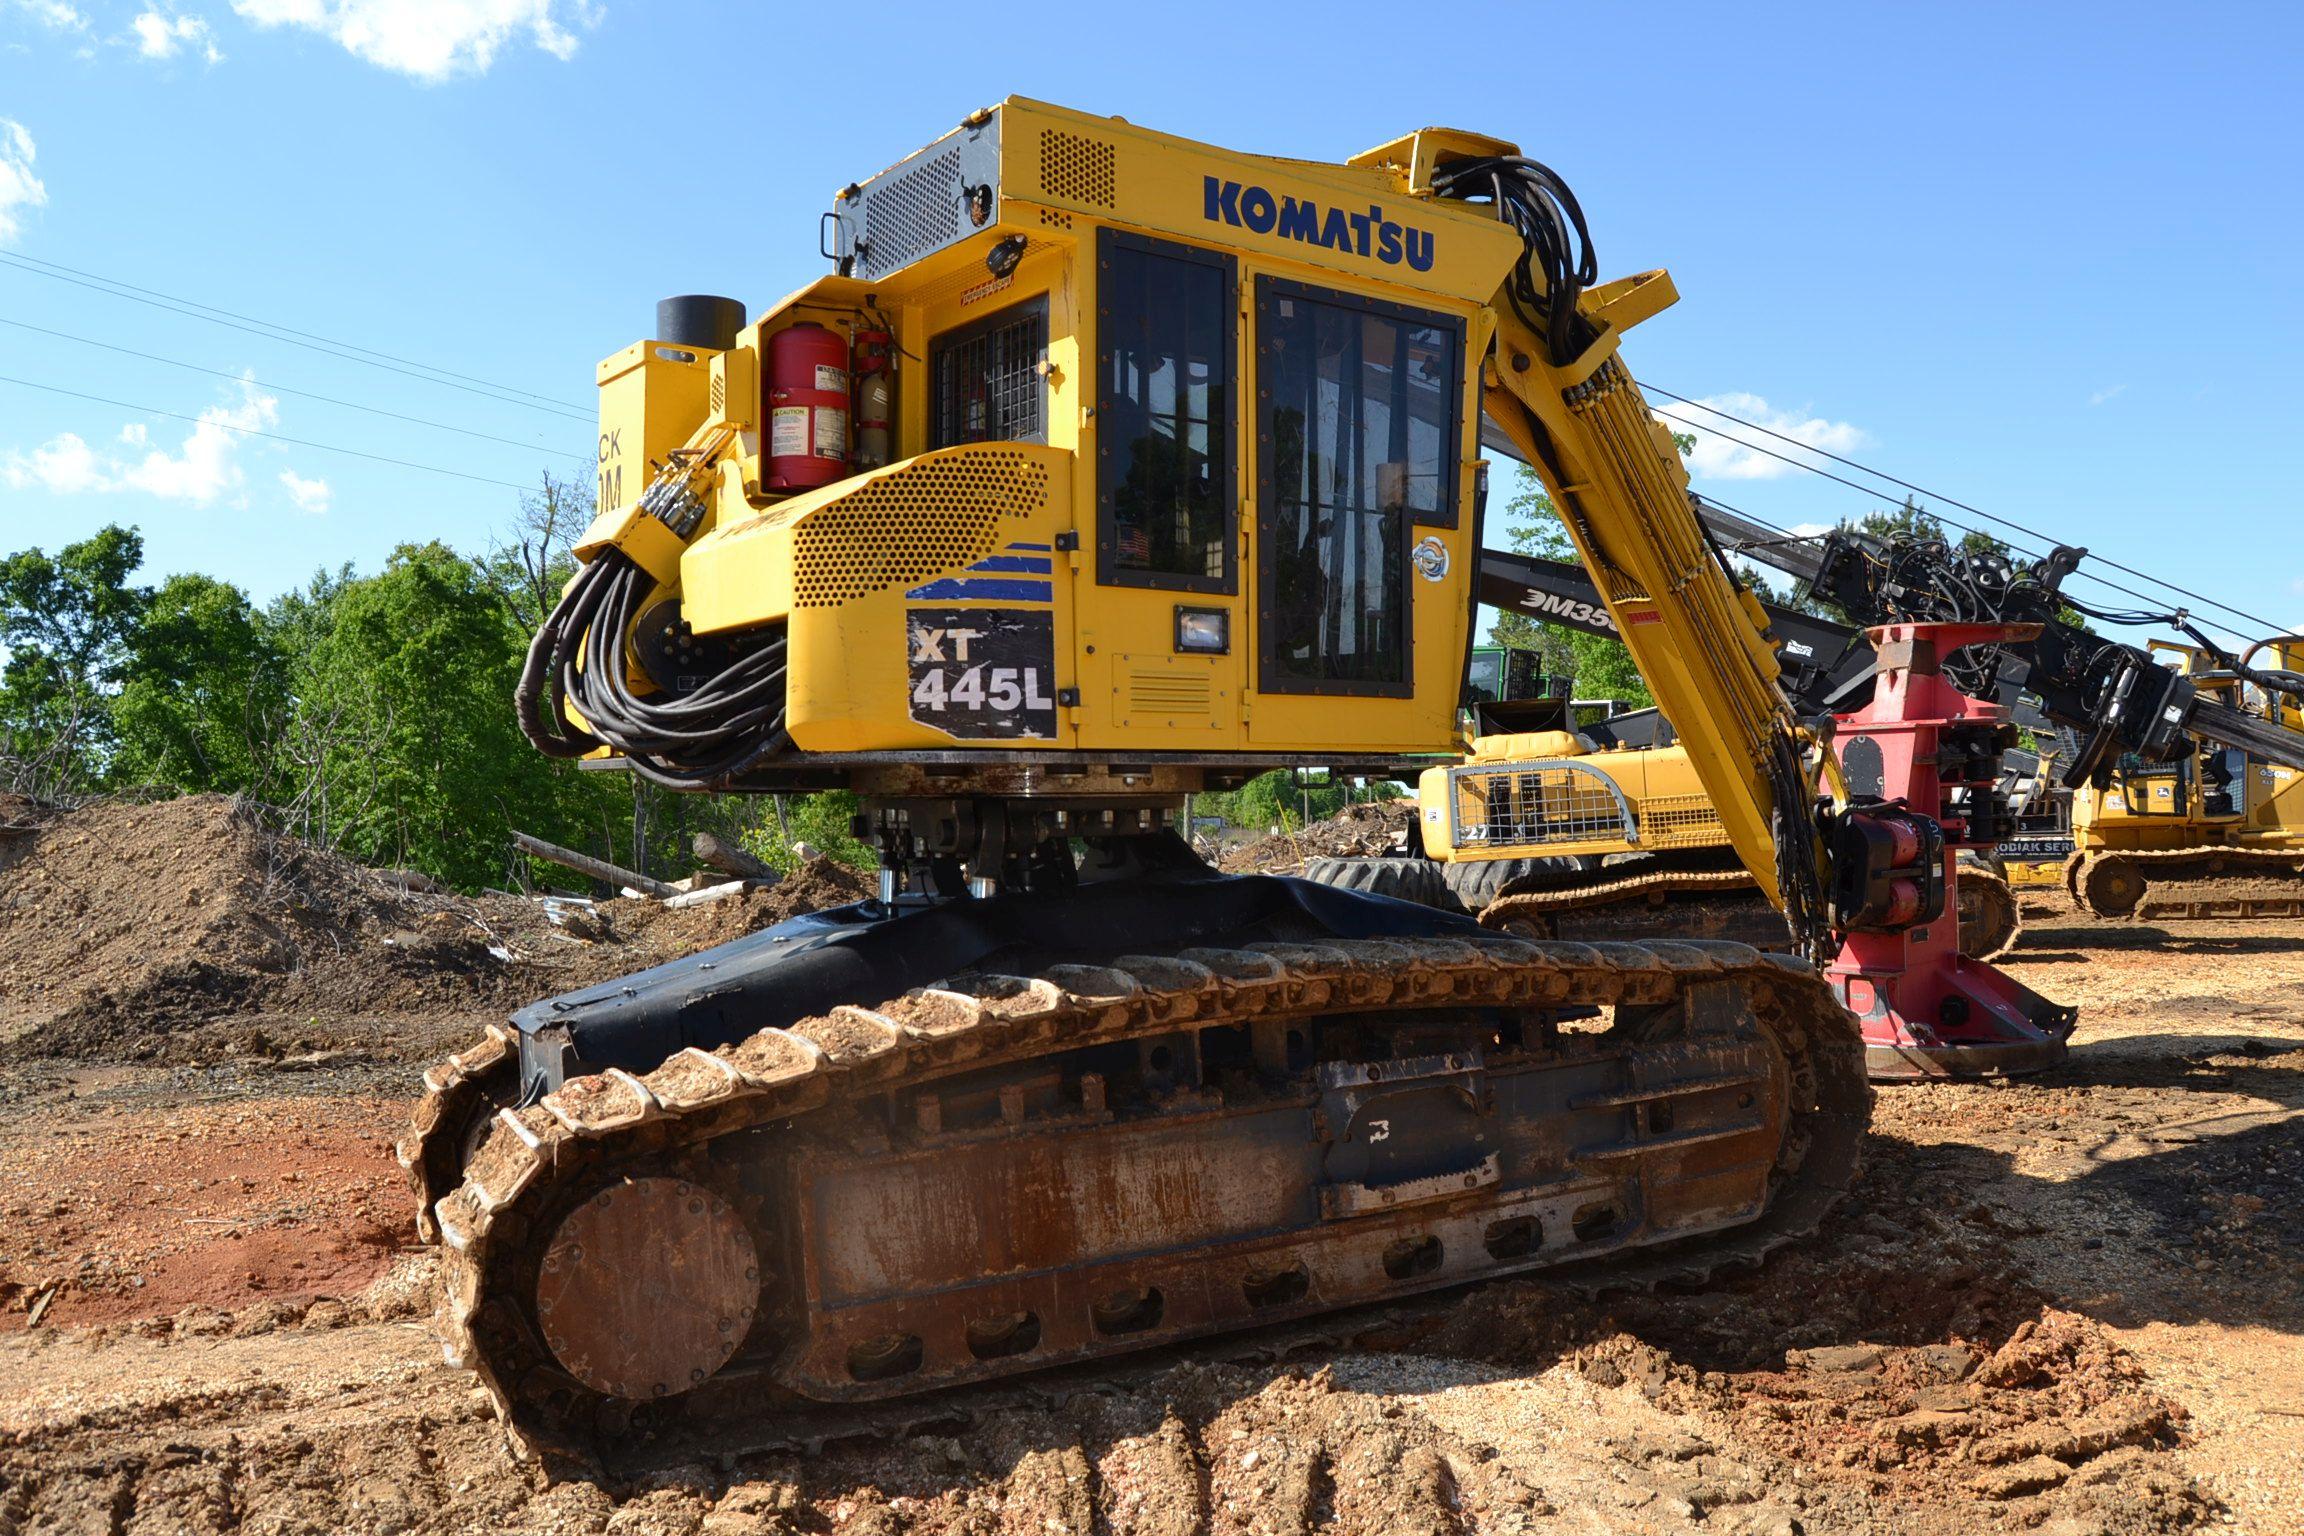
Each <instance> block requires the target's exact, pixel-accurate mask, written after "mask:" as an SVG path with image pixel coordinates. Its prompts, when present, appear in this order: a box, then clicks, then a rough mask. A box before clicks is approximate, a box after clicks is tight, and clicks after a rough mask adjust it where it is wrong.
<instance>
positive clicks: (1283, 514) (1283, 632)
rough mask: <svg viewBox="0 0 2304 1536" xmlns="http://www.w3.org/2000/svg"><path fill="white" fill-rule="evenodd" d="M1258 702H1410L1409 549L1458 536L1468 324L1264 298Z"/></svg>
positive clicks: (1307, 297)
mask: <svg viewBox="0 0 2304 1536" xmlns="http://www.w3.org/2000/svg"><path fill="white" fill-rule="evenodd" d="M1256 328H1257V329H1256V389H1257V412H1256V414H1257V436H1258V444H1259V449H1260V453H1259V463H1260V472H1259V485H1258V497H1257V501H1258V506H1257V527H1258V529H1259V539H1260V543H1259V545H1258V550H1257V558H1258V563H1259V568H1260V570H1261V571H1262V577H1261V585H1262V587H1263V601H1262V604H1261V606H1262V609H1263V613H1264V619H1263V623H1262V626H1261V629H1262V635H1263V640H1262V644H1261V646H1260V647H1259V651H1260V655H1261V663H1262V664H1261V668H1260V671H1261V677H1260V681H1259V686H1260V687H1261V688H1262V689H1263V691H1265V692H1267V693H1335V694H1368V695H1374V696H1377V697H1389V698H1404V697H1406V696H1408V695H1409V694H1410V693H1411V692H1413V689H1414V684H1413V680H1412V677H1411V674H1410V670H1409V639H1410V589H1411V585H1412V582H1411V575H1410V570H1409V544H1410V542H1411V541H1412V539H1413V538H1414V527H1415V525H1416V524H1419V523H1423V524H1444V525H1447V526H1453V524H1454V522H1455V505H1456V500H1455V498H1456V470H1457V460H1458V458H1459V457H1460V445H1459V443H1458V440H1457V439H1458V426H1459V422H1458V414H1457V413H1458V408H1459V407H1458V401H1459V396H1460V394H1461V392H1462V372H1461V369H1460V366H1459V361H1458V359H1459V355H1460V352H1461V349H1462V346H1463V325H1462V322H1460V321H1458V320H1455V319H1453V318H1451V317H1449V316H1446V315H1437V314H1432V313H1429V312H1427V311H1423V310H1416V309H1410V308H1407V307H1406V306H1404V305H1398V304H1387V303H1381V302H1378V301H1375V300H1371V299H1359V298H1354V297H1352V296H1350V295H1347V294H1341V293H1335V292H1332V291H1329V290H1326V289H1316V288H1308V287H1306V286H1304V285H1303V284H1300V283H1292V282H1287V281H1284V280H1282V279H1279V278H1260V279H1258V281H1257V285H1256Z"/></svg>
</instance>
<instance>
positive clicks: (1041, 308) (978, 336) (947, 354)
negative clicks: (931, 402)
mask: <svg viewBox="0 0 2304 1536" xmlns="http://www.w3.org/2000/svg"><path fill="white" fill-rule="evenodd" d="M1047 356H1048V301H1047V300H1046V299H1044V298H1043V299H1033V300H1030V301H1028V302H1026V303H1023V304H1017V305H1014V306H1012V307H1010V308H1008V309H1004V310H1001V311H1000V312H999V313H998V314H994V315H986V316H985V317H984V318H983V319H981V320H977V321H974V322H972V323H971V324H968V325H965V326H960V327H958V328H956V329H953V330H949V331H946V332H945V333H944V334H943V335H941V336H939V337H937V338H936V340H935V343H934V344H933V345H932V346H931V347H930V348H929V357H930V359H931V368H930V371H931V373H932V374H933V376H934V378H935V381H936V395H935V408H934V410H933V411H932V412H931V414H930V421H929V426H930V432H931V436H930V441H929V446H930V447H932V448H951V447H954V446H956V445H958V444H961V443H1042V442H1046V441H1047V440H1048V420H1047V411H1046V409H1045V400H1046V395H1047V388H1048V385H1047V381H1046V380H1045V379H1044V378H1042V377H1041V373H1040V364H1041V363H1042V362H1043V361H1045V360H1046V358H1047Z"/></svg>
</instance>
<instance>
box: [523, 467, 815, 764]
mask: <svg viewBox="0 0 2304 1536" xmlns="http://www.w3.org/2000/svg"><path fill="white" fill-rule="evenodd" d="M673 460H674V462H673V463H672V464H671V465H669V466H668V467H667V468H666V469H665V471H664V473H662V474H661V475H659V476H658V477H657V478H656V479H655V480H654V481H653V482H651V483H650V485H649V487H648V489H647V491H646V492H645V493H644V494H643V495H642V496H641V499H640V511H641V513H642V514H643V515H645V516H649V517H653V518H655V519H657V520H658V521H659V522H662V523H663V524H664V525H665V526H666V527H668V528H670V529H671V530H672V531H673V532H674V533H675V534H677V535H678V536H679V537H680V538H682V539H686V538H688V537H689V536H690V535H692V534H693V533H694V532H695V531H696V528H697V525H698V524H699V523H701V522H702V521H703V516H704V504H703V502H702V500H701V499H700V498H699V497H698V495H697V492H696V489H695V486H694V481H695V480H696V478H697V477H698V475H699V474H700V473H701V472H702V470H703V468H704V467H705V465H706V464H707V463H708V462H709V456H708V455H702V454H687V453H685V452H683V453H677V454H675V455H674V456H673ZM656 588H657V582H656V578H655V577H653V576H651V575H650V574H649V573H648V572H647V571H646V570H644V569H643V568H642V567H641V566H640V565H639V564H638V562H636V561H634V560H633V559H632V557H631V556H630V555H628V554H626V553H625V552H624V551H623V550H621V549H614V548H610V549H604V550H602V551H600V552H599V554H598V555H597V556H595V557H594V558H593V559H592V561H591V562H590V563H588V564H587V565H585V566H584V567H583V568H582V569H581V570H579V571H578V572H577V573H576V576H575V579H574V580H572V581H570V582H569V583H568V588H567V590H566V591H565V592H563V593H562V594H561V597H560V601H559V603H558V604H557V605H556V606H555V607H554V608H553V610H552V613H551V615H550V617H548V618H546V619H545V621H544V623H543V625H542V626H541V627H540V628H539V629H538V630H537V631H536V638H535V639H534V640H533V641H531V642H530V644H529V646H528V659H527V661H526V663H525V664H524V665H523V666H522V667H521V669H520V684H519V687H518V689H517V691H516V692H515V693H514V696H513V700H514V705H515V708H516V709H517V711H518V714H519V718H520V729H521V732H522V733H523V734H524V735H526V736H527V738H528V739H529V741H531V742H532V743H534V744H535V746H536V749H537V750H538V751H539V752H542V753H544V754H545V755H546V756H548V757H558V758H576V757H582V756H584V755H585V754H587V753H589V752H592V751H595V750H597V749H599V748H600V747H603V746H606V747H610V748H613V749H614V750H615V751H617V752H619V753H621V754H622V755H623V756H624V758H625V760H626V761H627V762H628V763H629V764H630V765H631V768H632V771H633V772H635V773H637V774H639V775H640V776H641V777H643V778H645V779H648V780H650V781H652V782H654V783H657V784H663V785H666V786H668V787H671V788H676V789H693V788H696V787H699V786H702V785H708V784H716V783H719V782H721V781H723V780H726V779H728V778H730V777H731V776H733V775H735V774H738V773H741V772H742V771H743V770H744V769H745V768H747V767H749V766H751V765H752V764H753V763H756V762H758V761H759V760H760V759H761V758H763V757H766V756H768V755H769V754H770V753H772V752H775V751H778V750H780V749H781V748H783V747H784V746H786V745H788V744H789V743H790V741H791V737H790V736H789V735H788V734H787V733H786V731H785V728H784V700H785V683H784V637H783V635H782V634H781V633H779V634H776V635H774V636H773V637H770V638H768V639H766V640H763V641H756V642H753V643H752V644H750V645H749V646H748V647H747V648H746V650H745V651H744V653H743V654H742V655H741V656H739V657H738V658H737V659H736V660H735V661H733V662H732V663H730V664H729V665H728V666H726V667H725V668H723V669H722V670H720V671H719V672H717V673H715V674H713V675H712V676H711V677H709V678H707V679H705V680H704V681H703V682H702V683H699V684H697V685H696V686H695V687H693V688H690V689H687V690H686V691H684V692H673V691H671V690H669V689H662V690H659V691H657V692H655V693H651V694H648V695H646V696H642V695H641V694H639V693H636V692H634V691H633V688H632V684H631V678H630V676H629V672H628V668H627V666H626V660H625V648H626V642H627V637H629V636H630V635H631V634H632V633H633V629H634V626H635V624H636V623H637V622H638V620H639V618H640V616H641V613H642V610H643V609H644V608H646V607H647V606H648V599H649V597H650V596H651V595H652V594H653V593H654V592H655V591H656ZM547 702H549V708H547V707H546V704H547ZM571 707H573V709H574V712H575V715H576V716H577V717H578V718H580V719H581V720H582V721H583V722H584V724H583V726H579V725H577V724H575V723H574V722H573V721H572V720H571V719H570V714H569V711H570V708H571ZM586 727H589V729H587V728H586Z"/></svg>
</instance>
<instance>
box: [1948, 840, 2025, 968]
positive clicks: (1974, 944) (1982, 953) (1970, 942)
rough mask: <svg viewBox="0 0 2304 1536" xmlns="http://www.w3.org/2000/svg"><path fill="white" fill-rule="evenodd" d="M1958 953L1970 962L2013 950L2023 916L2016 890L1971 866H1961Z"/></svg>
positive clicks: (1987, 958)
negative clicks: (2017, 901)
mask: <svg viewBox="0 0 2304 1536" xmlns="http://www.w3.org/2000/svg"><path fill="white" fill-rule="evenodd" d="M1959 896H1960V913H1959V919H1960V953H1962V954H1964V955H1966V956H1968V957H1969V958H1970V959H1971V960H1997V959H1998V958H2000V956H2002V955H2004V954H2006V953H2008V951H2010V950H2012V949H2014V948H2015V947H2016V939H2017V936H2018V935H2019V934H2021V933H2022V932H2023V930H2024V916H2023V913H2022V911H2021V910H2020V909H2019V908H2018V907H2017V904H2016V892H2015V889H2014V888H2013V887H2012V886H2010V885H2009V884H2008V882H2007V881H2006V880H2003V879H2001V878H2000V877H1999V876H1998V875H1995V874H1993V873H1992V872H1991V871H1989V870H1986V869H1980V868H1977V867H1975V866H1973V865H1968V864H1963V865H1961V866H1960V881H1959Z"/></svg>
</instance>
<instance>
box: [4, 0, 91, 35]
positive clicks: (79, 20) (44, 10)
mask: <svg viewBox="0 0 2304 1536" xmlns="http://www.w3.org/2000/svg"><path fill="white" fill-rule="evenodd" d="M16 9H18V10H20V11H23V12H26V13H27V14H29V15H30V16H31V17H32V18H33V19H34V20H35V21H38V22H41V23H42V24H44V25H46V26H51V27H54V28H55V29H56V30H57V31H59V32H85V31H87V30H88V18H87V17H86V16H85V15H83V14H81V13H80V12H79V11H77V10H74V9H73V8H72V7H71V6H69V5H66V4H65V3H64V0H16Z"/></svg>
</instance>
